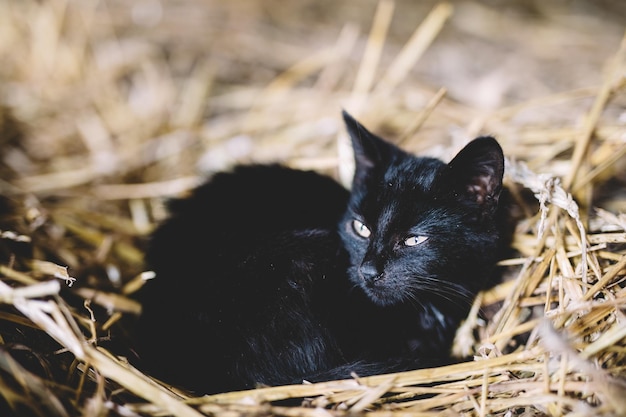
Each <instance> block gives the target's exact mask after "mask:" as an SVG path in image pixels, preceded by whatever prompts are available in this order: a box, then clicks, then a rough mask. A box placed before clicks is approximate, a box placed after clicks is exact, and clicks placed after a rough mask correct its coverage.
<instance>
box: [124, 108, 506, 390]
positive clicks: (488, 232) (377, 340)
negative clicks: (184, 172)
mask: <svg viewBox="0 0 626 417" xmlns="http://www.w3.org/2000/svg"><path fill="white" fill-rule="evenodd" d="M344 119H345V121H346V125H347V127H348V131H349V133H350V136H351V138H352V143H353V146H354V150H355V162H356V171H355V176H354V181H353V186H352V191H351V193H348V191H346V190H344V189H343V188H342V187H340V186H339V185H338V184H337V183H336V182H334V181H332V180H331V179H329V178H326V177H323V176H321V175H318V174H315V173H312V172H303V171H297V170H292V169H288V168H284V167H281V166H278V165H267V166H265V165H253V166H241V167H238V168H236V169H235V170H234V171H233V172H232V173H220V174H217V175H215V176H214V177H213V178H212V179H211V180H210V181H208V182H207V183H206V184H204V185H202V186H201V187H199V188H198V189H196V190H195V191H194V192H193V194H192V195H191V196H190V197H188V198H185V199H180V200H175V201H173V202H172V204H171V205H170V209H171V216H170V218H169V219H167V220H166V221H165V222H164V223H163V224H162V225H161V226H160V227H159V228H158V229H157V231H156V232H155V233H154V235H153V237H152V240H151V246H150V249H149V251H148V254H147V262H148V265H149V266H150V268H152V269H153V270H154V271H155V272H156V278H155V279H153V280H151V281H150V282H148V284H147V285H146V286H145V287H144V288H143V289H142V291H141V293H140V299H141V301H142V304H143V308H144V311H143V314H142V315H141V317H140V320H139V323H138V327H137V346H136V349H137V351H138V354H139V361H138V362H137V364H138V366H139V367H140V368H142V369H144V370H146V371H147V372H149V373H151V374H153V375H154V376H156V377H159V378H161V379H163V380H165V381H166V382H168V383H172V384H175V385H180V386H182V387H185V388H187V389H190V390H193V391H196V392H198V393H214V392H222V391H229V390H238V389H246V388H254V387H255V386H257V384H267V385H280V384H287V383H299V382H301V381H302V380H304V379H306V380H310V381H320V380H328V379H337V378H347V377H349V376H350V373H351V372H355V373H357V374H359V375H361V376H363V375H370V374H378V373H383V372H392V371H400V370H405V369H413V368H418V367H424V366H432V365H438V364H442V363H447V362H450V361H451V358H450V354H449V350H450V347H451V344H452V340H453V337H454V335H455V332H456V329H457V327H458V325H459V323H460V321H461V320H462V319H463V318H464V317H465V316H466V315H467V313H468V311H469V308H470V305H471V303H472V301H473V299H474V297H475V295H476V293H477V292H478V291H480V290H481V289H482V288H483V287H484V286H485V283H486V282H487V279H488V278H489V276H490V274H491V271H492V269H493V265H494V264H495V261H496V260H497V255H496V254H497V252H498V247H499V245H500V244H501V243H500V234H501V230H500V228H499V227H498V223H497V221H496V217H497V213H498V197H499V194H500V190H501V188H502V174H503V170H504V161H503V156H502V150H501V148H500V146H499V145H498V143H497V142H496V141H495V139H493V138H491V137H481V138H478V139H476V140H474V141H472V142H471V143H470V144H468V145H467V146H466V147H465V148H464V149H463V150H462V151H461V152H459V154H458V155H457V156H456V157H455V158H454V159H453V160H452V161H451V162H450V163H449V164H445V163H443V162H442V161H440V160H438V159H432V158H423V157H415V156H412V155H410V154H408V153H406V152H404V151H402V150H400V149H399V148H397V147H395V146H394V145H392V144H390V143H388V142H386V141H384V140H382V139H380V138H378V137H377V136H375V135H373V134H372V133H370V132H368V131H367V130H366V129H365V128H364V127H363V126H362V125H360V124H359V123H358V122H357V121H355V120H354V119H353V118H352V117H351V116H349V115H348V114H347V113H344ZM355 220H356V222H355Z"/></svg>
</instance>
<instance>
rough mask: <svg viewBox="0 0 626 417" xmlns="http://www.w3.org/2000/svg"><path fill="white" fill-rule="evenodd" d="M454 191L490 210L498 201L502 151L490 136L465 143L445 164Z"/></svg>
mask: <svg viewBox="0 0 626 417" xmlns="http://www.w3.org/2000/svg"><path fill="white" fill-rule="evenodd" d="M448 167H449V169H450V171H451V173H452V178H453V181H454V184H455V188H456V190H457V192H460V193H462V194H463V195H465V196H466V197H468V198H470V199H472V200H473V201H475V202H476V203H477V204H478V205H479V206H480V207H481V208H483V210H486V211H488V212H493V211H494V210H495V209H496V207H497V205H498V198H499V196H500V191H501V190H502V177H503V175H504V154H503V152H502V148H501V147H500V145H499V144H498V142H497V141H496V140H495V139H494V138H493V137H491V136H481V137H478V138H476V139H474V140H473V141H471V142H470V143H468V144H467V145H466V146H465V147H464V148H463V149H461V151H460V152H459V153H458V154H457V155H456V156H455V157H454V159H452V161H451V162H450V163H449V164H448Z"/></svg>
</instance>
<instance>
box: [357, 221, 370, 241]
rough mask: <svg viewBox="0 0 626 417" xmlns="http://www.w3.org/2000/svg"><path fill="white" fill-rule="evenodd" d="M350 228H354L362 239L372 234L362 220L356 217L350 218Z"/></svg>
mask: <svg viewBox="0 0 626 417" xmlns="http://www.w3.org/2000/svg"><path fill="white" fill-rule="evenodd" d="M352 229H353V230H354V233H356V234H357V235H359V236H361V237H362V238H364V239H367V238H368V237H370V235H371V234H372V232H371V230H370V229H369V228H368V227H367V226H366V225H365V224H364V223H363V222H361V221H359V220H357V219H354V220H352Z"/></svg>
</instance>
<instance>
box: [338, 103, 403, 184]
mask: <svg viewBox="0 0 626 417" xmlns="http://www.w3.org/2000/svg"><path fill="white" fill-rule="evenodd" d="M342 115H343V120H344V122H345V123H346V129H347V130H348V134H349V135H350V139H351V141H352V149H353V150H354V162H355V180H358V179H359V177H361V176H364V175H365V174H366V172H367V171H368V170H370V169H371V168H372V167H374V166H375V165H377V164H379V163H380V162H382V161H384V160H386V159H387V158H388V155H389V153H390V148H391V147H392V145H391V144H389V143H387V142H385V141H384V140H383V139H381V138H380V137H378V136H376V135H375V134H373V133H371V132H370V131H369V130H367V129H366V128H365V126H363V125H362V124H361V123H359V122H358V121H357V120H356V119H355V118H354V117H352V116H351V115H350V114H349V113H348V112H346V111H345V110H344V111H342Z"/></svg>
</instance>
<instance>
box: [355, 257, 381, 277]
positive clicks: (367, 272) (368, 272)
mask: <svg viewBox="0 0 626 417" xmlns="http://www.w3.org/2000/svg"><path fill="white" fill-rule="evenodd" d="M359 274H360V275H361V278H363V280H364V281H366V282H373V281H377V280H379V279H380V277H381V276H382V273H380V271H379V270H378V268H376V265H374V264H373V263H371V262H364V263H362V264H361V266H360V268H359Z"/></svg>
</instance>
